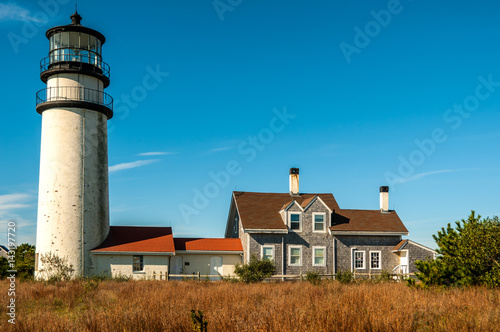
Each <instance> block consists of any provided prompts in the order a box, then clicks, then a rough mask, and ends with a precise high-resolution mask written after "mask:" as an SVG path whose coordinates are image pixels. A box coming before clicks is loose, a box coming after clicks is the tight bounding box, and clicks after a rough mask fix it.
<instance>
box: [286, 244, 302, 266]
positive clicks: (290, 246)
mask: <svg viewBox="0 0 500 332" xmlns="http://www.w3.org/2000/svg"><path fill="white" fill-rule="evenodd" d="M292 248H298V249H300V262H299V263H298V264H292ZM288 265H289V266H302V246H300V245H299V246H295V245H289V246H288Z"/></svg>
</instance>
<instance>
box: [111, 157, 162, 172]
mask: <svg viewBox="0 0 500 332" xmlns="http://www.w3.org/2000/svg"><path fill="white" fill-rule="evenodd" d="M157 161H160V160H159V159H149V160H137V161H133V162H130V163H121V164H117V165H113V166H109V172H110V173H112V172H116V171H121V170H124V169H131V168H137V167H141V166H144V165H149V164H152V163H155V162H157Z"/></svg>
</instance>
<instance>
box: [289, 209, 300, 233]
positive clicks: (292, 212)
mask: <svg viewBox="0 0 500 332" xmlns="http://www.w3.org/2000/svg"><path fill="white" fill-rule="evenodd" d="M292 214H298V215H299V229H292ZM288 227H289V228H290V230H292V231H294V232H297V233H300V232H302V212H297V211H289V212H288Z"/></svg>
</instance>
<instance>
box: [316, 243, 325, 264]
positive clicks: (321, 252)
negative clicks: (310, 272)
mask: <svg viewBox="0 0 500 332" xmlns="http://www.w3.org/2000/svg"><path fill="white" fill-rule="evenodd" d="M325 254H326V248H325V247H313V255H314V260H313V266H326V259H325Z"/></svg>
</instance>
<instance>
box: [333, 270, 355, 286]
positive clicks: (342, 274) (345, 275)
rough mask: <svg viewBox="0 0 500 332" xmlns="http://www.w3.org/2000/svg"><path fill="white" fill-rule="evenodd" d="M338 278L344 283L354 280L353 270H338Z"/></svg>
mask: <svg viewBox="0 0 500 332" xmlns="http://www.w3.org/2000/svg"><path fill="white" fill-rule="evenodd" d="M336 280H337V281H338V282H340V283H342V284H350V283H351V282H352V281H353V276H352V272H351V271H338V272H337V275H336Z"/></svg>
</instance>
